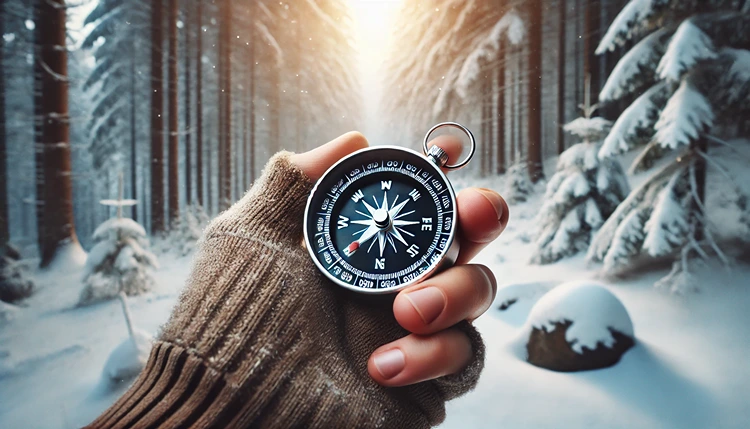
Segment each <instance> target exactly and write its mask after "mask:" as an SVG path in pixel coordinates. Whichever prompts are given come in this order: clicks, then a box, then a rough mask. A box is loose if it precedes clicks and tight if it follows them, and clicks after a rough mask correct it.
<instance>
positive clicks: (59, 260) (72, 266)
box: [47, 241, 86, 273]
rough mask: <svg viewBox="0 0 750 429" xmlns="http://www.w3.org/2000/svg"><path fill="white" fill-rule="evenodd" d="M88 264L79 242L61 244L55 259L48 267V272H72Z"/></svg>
mask: <svg viewBox="0 0 750 429" xmlns="http://www.w3.org/2000/svg"><path fill="white" fill-rule="evenodd" d="M85 263H86V252H85V251H84V250H83V248H82V247H81V245H80V244H79V243H78V241H74V242H67V243H63V244H61V245H60V246H59V247H58V248H57V252H55V257H54V258H53V259H52V262H50V264H49V265H48V266H47V271H49V272H51V273H54V272H61V271H62V272H70V271H75V270H77V269H79V268H80V267H82V266H83V265H84V264H85Z"/></svg>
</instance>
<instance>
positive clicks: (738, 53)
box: [721, 1, 750, 83]
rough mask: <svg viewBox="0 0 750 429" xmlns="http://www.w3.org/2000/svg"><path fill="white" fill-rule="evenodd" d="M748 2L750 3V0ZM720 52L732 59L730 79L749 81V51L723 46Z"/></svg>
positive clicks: (741, 81)
mask: <svg viewBox="0 0 750 429" xmlns="http://www.w3.org/2000/svg"><path fill="white" fill-rule="evenodd" d="M748 4H750V1H749V2H748ZM721 53H722V54H726V55H728V56H730V57H731V58H733V59H734V62H733V63H732V67H731V68H730V69H729V72H728V74H729V76H730V79H732V80H734V81H737V82H738V83H747V82H750V51H748V50H747V49H733V48H724V49H722V50H721Z"/></svg>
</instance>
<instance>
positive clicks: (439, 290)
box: [393, 265, 497, 335]
mask: <svg viewBox="0 0 750 429" xmlns="http://www.w3.org/2000/svg"><path fill="white" fill-rule="evenodd" d="M496 291H497V282H496V281H495V276H494V275H493V274H492V271H490V269H489V268H487V267H485V266H483V265H458V266H454V267H452V268H450V269H448V270H446V271H444V272H442V273H440V274H438V275H436V276H434V277H431V278H429V279H427V280H425V281H424V282H422V283H420V284H419V285H416V286H414V287H411V288H408V289H404V290H403V291H401V292H400V293H399V294H398V295H397V296H396V299H395V300H394V302H393V314H394V316H395V317H396V320H397V321H398V323H399V324H400V325H401V326H403V327H404V328H405V329H407V330H409V331H411V332H413V333H415V334H421V335H426V334H431V333H434V332H438V331H441V330H443V329H445V328H448V327H450V326H453V325H455V324H456V323H458V322H460V321H462V320H465V319H475V318H477V317H479V316H480V315H481V314H482V313H484V312H485V311H486V310H487V309H488V308H489V306H490V305H491V304H492V301H493V299H494V298H495V293H496Z"/></svg>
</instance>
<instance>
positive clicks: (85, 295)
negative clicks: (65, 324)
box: [79, 178, 158, 305]
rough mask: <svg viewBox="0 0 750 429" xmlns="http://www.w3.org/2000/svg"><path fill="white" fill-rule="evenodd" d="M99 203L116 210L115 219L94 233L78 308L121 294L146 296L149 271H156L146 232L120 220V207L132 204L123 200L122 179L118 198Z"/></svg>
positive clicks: (122, 219) (149, 287) (148, 284)
mask: <svg viewBox="0 0 750 429" xmlns="http://www.w3.org/2000/svg"><path fill="white" fill-rule="evenodd" d="M102 203H103V204H105V205H114V206H116V207H117V208H118V209H117V217H116V218H113V219H109V220H107V221H105V222H104V223H102V224H101V225H99V227H97V228H96V230H95V231H94V236H93V238H94V241H95V242H96V244H95V245H94V247H93V248H92V249H91V251H90V252H89V255H88V258H87V259H86V266H85V268H84V276H83V283H84V289H83V291H82V292H81V297H80V300H79V305H87V304H91V303H94V302H98V301H103V300H109V299H113V298H115V297H117V296H118V294H119V293H120V292H125V294H127V295H139V294H142V293H145V292H148V291H150V290H151V289H152V287H153V284H154V279H153V277H152V276H151V270H152V269H155V268H157V267H158V263H157V260H156V257H155V256H154V255H153V254H152V253H151V252H150V251H149V250H148V246H149V242H148V237H147V235H146V231H145V230H144V229H143V227H142V226H141V225H139V224H138V223H137V222H135V221H134V220H132V219H127V218H123V217H122V207H123V206H125V205H132V204H133V202H132V201H131V200H123V199H122V178H121V179H120V198H119V199H117V200H105V201H102Z"/></svg>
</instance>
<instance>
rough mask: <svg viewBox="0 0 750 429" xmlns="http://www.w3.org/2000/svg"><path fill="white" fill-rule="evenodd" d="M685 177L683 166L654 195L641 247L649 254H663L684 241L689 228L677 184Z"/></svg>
mask: <svg viewBox="0 0 750 429" xmlns="http://www.w3.org/2000/svg"><path fill="white" fill-rule="evenodd" d="M684 178H685V168H683V169H680V170H678V171H677V172H675V173H674V175H672V178H671V179H669V182H667V185H666V186H665V187H664V189H662V190H661V191H660V192H659V195H658V196H657V197H656V202H655V204H654V209H653V212H652V213H651V217H650V218H649V219H648V221H647V222H646V224H645V225H644V228H643V230H644V232H645V233H646V238H645V240H644V241H643V249H644V250H646V251H647V252H648V254H649V255H651V256H663V255H667V254H669V253H670V252H672V251H673V250H674V249H675V248H676V247H677V246H680V245H681V244H682V243H683V242H684V241H685V233H687V232H688V230H689V224H688V219H687V212H686V211H685V208H684V207H683V206H682V204H680V202H679V201H678V199H677V190H676V188H677V185H678V184H679V182H680V181H681V180H684Z"/></svg>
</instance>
